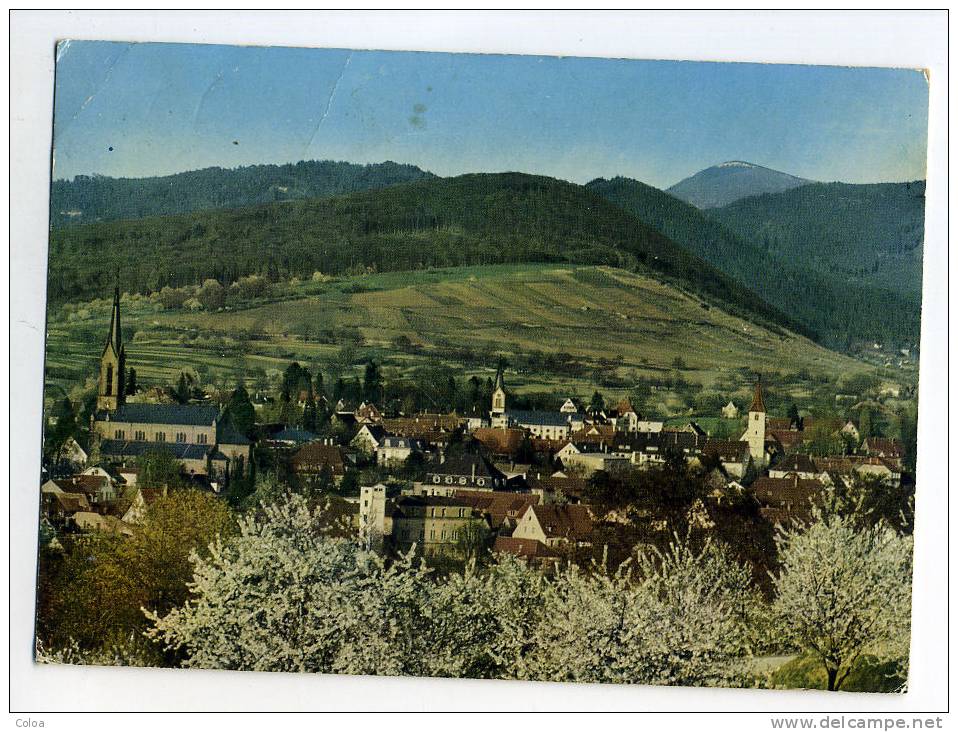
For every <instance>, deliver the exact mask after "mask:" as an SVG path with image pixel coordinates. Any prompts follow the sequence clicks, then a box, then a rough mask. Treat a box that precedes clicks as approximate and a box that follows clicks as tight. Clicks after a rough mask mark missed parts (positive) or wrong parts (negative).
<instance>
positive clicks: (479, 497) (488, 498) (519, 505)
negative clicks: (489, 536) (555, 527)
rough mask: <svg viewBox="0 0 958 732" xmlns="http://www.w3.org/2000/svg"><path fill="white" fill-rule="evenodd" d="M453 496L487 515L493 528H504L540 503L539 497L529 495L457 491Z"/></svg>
mask: <svg viewBox="0 0 958 732" xmlns="http://www.w3.org/2000/svg"><path fill="white" fill-rule="evenodd" d="M453 496H455V497H456V498H457V499H459V500H460V501H465V502H466V503H467V504H469V505H470V506H472V507H473V509H475V510H476V511H479V512H481V513H483V514H485V515H487V516H488V517H489V523H490V524H492V527H493V528H498V527H500V526H502V524H503V522H504V521H505V520H506V519H507V518H513V519H518V518H519V517H520V516H522V514H524V513H525V512H526V509H527V508H529V506H533V505H536V504H538V503H539V496H534V495H530V494H528V493H524V494H523V493H504V492H498V491H497V492H493V491H471V490H457V491H455V492H454V493H453Z"/></svg>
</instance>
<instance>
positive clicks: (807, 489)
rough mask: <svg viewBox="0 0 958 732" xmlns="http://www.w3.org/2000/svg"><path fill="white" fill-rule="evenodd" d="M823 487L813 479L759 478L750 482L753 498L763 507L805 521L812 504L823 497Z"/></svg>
mask: <svg viewBox="0 0 958 732" xmlns="http://www.w3.org/2000/svg"><path fill="white" fill-rule="evenodd" d="M824 491H825V487H824V485H822V483H821V481H819V480H815V479H801V478H798V477H797V476H790V477H788V478H759V479H758V480H756V481H755V482H754V483H752V493H753V495H754V496H755V499H756V500H757V501H758V502H759V503H760V504H761V505H762V507H763V508H765V509H776V510H779V511H784V512H786V513H787V514H788V516H789V517H791V518H797V519H801V520H803V521H807V520H808V519H809V518H811V509H812V504H813V503H817V502H819V501H820V500H821V499H822V498H823V497H824Z"/></svg>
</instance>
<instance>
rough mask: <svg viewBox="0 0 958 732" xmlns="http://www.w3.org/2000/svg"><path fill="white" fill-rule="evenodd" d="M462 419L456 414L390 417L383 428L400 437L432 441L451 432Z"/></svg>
mask: <svg viewBox="0 0 958 732" xmlns="http://www.w3.org/2000/svg"><path fill="white" fill-rule="evenodd" d="M462 422H463V419H462V417H460V416H459V415H458V414H419V415H416V416H414V417H391V418H389V419H384V420H383V426H384V427H385V428H386V429H387V430H388V431H389V432H391V433H392V434H394V435H399V436H400V437H418V438H420V439H427V435H428V436H430V437H431V438H432V439H433V440H435V439H436V436H437V434H438V433H442V432H452V431H454V430H455V429H456V428H457V427H459V425H460V424H462Z"/></svg>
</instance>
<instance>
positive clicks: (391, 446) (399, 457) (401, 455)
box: [376, 436, 426, 466]
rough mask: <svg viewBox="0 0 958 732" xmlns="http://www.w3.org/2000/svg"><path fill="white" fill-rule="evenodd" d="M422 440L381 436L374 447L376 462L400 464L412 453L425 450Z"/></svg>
mask: <svg viewBox="0 0 958 732" xmlns="http://www.w3.org/2000/svg"><path fill="white" fill-rule="evenodd" d="M425 449H426V448H425V445H424V443H423V442H422V440H416V439H413V438H411V437H391V436H389V437H383V439H382V441H381V442H380V443H379V447H377V448H376V462H377V463H378V464H379V465H387V466H389V465H401V464H402V463H403V462H405V461H406V459H407V458H408V457H409V456H410V455H412V454H413V453H423V452H425Z"/></svg>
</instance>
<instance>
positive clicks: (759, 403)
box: [748, 376, 765, 412]
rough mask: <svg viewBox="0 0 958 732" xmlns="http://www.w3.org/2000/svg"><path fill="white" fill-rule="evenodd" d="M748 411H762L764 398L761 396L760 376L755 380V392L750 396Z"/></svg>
mask: <svg viewBox="0 0 958 732" xmlns="http://www.w3.org/2000/svg"><path fill="white" fill-rule="evenodd" d="M748 411H749V412H764V411H765V400H764V399H763V398H762V377H761V376H759V377H758V379H757V380H756V382H755V394H754V395H753V396H752V406H751V407H749V408H748Z"/></svg>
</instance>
